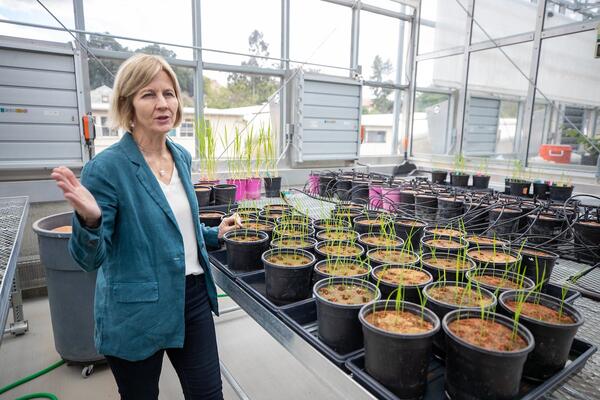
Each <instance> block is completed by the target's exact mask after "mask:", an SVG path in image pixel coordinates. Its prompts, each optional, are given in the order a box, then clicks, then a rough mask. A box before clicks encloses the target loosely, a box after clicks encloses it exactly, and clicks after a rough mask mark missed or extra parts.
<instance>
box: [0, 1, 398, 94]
mask: <svg viewBox="0 0 600 400" xmlns="http://www.w3.org/2000/svg"><path fill="white" fill-rule="evenodd" d="M42 2H43V3H44V4H45V5H46V6H47V7H48V8H49V9H50V11H52V12H53V13H54V14H55V15H56V16H57V17H58V18H59V19H60V20H61V21H62V22H63V23H64V24H65V25H66V26H67V27H69V28H72V27H74V21H73V11H72V7H73V6H72V0H42ZM368 2H370V3H372V4H373V5H377V6H379V7H387V8H390V9H395V10H399V8H400V5H399V4H398V3H396V2H394V1H391V0H368ZM201 4H202V6H201V14H202V33H201V34H202V45H203V47H204V48H211V49H219V50H228V51H237V52H247V51H248V36H249V35H250V33H251V32H252V31H253V30H254V29H258V30H259V31H260V32H262V33H263V34H264V39H265V41H266V42H267V43H268V44H269V52H270V55H271V56H273V57H279V56H280V54H281V49H280V47H281V40H280V32H281V22H280V21H281V2H280V1H279V0H254V1H247V0H203V1H202V2H201ZM84 12H85V24H86V30H88V31H95V32H110V33H112V34H115V35H123V36H129V37H136V38H144V39H148V40H157V41H161V42H168V43H176V44H183V45H191V44H192V7H191V0H170V1H169V2H166V1H156V0H128V1H122V0H84ZM132 16H135V18H132ZM0 18H3V19H9V20H16V21H24V22H33V23H39V24H45V25H52V26H58V24H57V23H56V21H54V20H53V19H52V17H51V16H50V15H49V14H48V13H47V12H46V11H45V10H44V9H43V8H42V7H41V6H40V5H39V4H38V3H37V1H35V0H0ZM350 27H351V11H350V8H348V7H343V6H338V5H335V4H331V3H327V2H323V1H320V0H291V9H290V58H291V59H293V60H298V61H301V62H305V61H309V62H315V63H322V64H329V65H334V66H339V67H346V68H347V67H349V65H350V40H351V35H350ZM399 32H400V21H399V20H396V19H394V18H390V17H385V16H381V15H375V14H372V13H367V12H363V13H362V16H361V26H360V42H359V64H361V65H362V66H363V77H365V78H366V79H368V78H369V76H370V75H371V71H370V67H371V64H372V62H373V58H374V57H375V56H376V55H380V56H381V57H382V58H383V59H384V60H389V61H390V62H391V63H392V64H393V66H394V71H392V72H391V73H390V74H389V75H388V76H386V77H385V78H386V79H388V78H389V79H393V78H394V76H395V69H396V67H397V60H396V58H397V43H398V35H399ZM0 35H8V36H19V37H27V38H33V39H40V40H51V41H60V42H65V41H71V40H72V38H71V37H70V36H69V35H68V34H67V33H64V32H55V31H49V30H45V29H35V28H26V27H20V26H15V25H10V24H4V23H0ZM407 36H408V35H407ZM407 39H408V38H406V40H407ZM119 42H120V43H121V44H123V45H125V46H128V47H129V48H132V49H135V48H139V47H143V46H145V45H146V43H141V42H132V41H125V40H119ZM170 49H171V50H173V51H175V52H176V53H177V56H178V58H181V59H190V60H191V59H192V57H193V53H192V51H191V50H189V49H183V48H177V47H170ZM203 58H204V60H205V61H207V62H217V63H225V64H235V65H239V64H240V63H241V61H243V60H245V59H246V57H241V56H233V55H224V54H218V53H214V52H209V51H205V52H204V53H203ZM270 63H276V61H273V60H271V61H267V62H266V66H269V64H270ZM296 65H297V64H296ZM309 68H320V67H309ZM320 69H321V71H322V72H325V73H332V74H336V75H342V76H347V74H348V72H347V71H345V70H340V69H327V68H320ZM205 74H206V75H207V76H208V77H210V78H212V79H217V80H218V81H220V82H221V83H224V82H223V80H224V79H225V77H226V74H222V73H214V72H211V71H205Z"/></svg>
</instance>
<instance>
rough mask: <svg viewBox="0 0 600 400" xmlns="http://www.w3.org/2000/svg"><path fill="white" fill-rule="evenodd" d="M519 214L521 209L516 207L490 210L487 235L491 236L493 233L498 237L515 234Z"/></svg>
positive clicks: (517, 227)
mask: <svg viewBox="0 0 600 400" xmlns="http://www.w3.org/2000/svg"><path fill="white" fill-rule="evenodd" d="M521 212H522V211H521V209H520V208H517V207H497V208H494V209H492V210H490V213H489V223H490V230H489V234H492V235H493V234H494V233H495V234H496V236H499V235H511V234H514V233H516V232H517V231H518V229H519V217H520V215H521Z"/></svg>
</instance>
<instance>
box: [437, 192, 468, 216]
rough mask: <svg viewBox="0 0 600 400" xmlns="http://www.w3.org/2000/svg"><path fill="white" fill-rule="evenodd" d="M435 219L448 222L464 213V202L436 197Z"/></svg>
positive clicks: (451, 198)
mask: <svg viewBox="0 0 600 400" xmlns="http://www.w3.org/2000/svg"><path fill="white" fill-rule="evenodd" d="M437 203H438V209H437V218H438V219H441V220H448V219H451V218H456V217H458V216H459V215H462V214H463V213H464V202H463V201H462V200H461V199H456V198H454V197H438V199H437Z"/></svg>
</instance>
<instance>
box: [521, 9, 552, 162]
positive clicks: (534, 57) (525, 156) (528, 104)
mask: <svg viewBox="0 0 600 400" xmlns="http://www.w3.org/2000/svg"><path fill="white" fill-rule="evenodd" d="M546 2H547V0H539V2H538V9H537V19H536V23H535V32H534V38H533V48H532V50H531V65H530V67H529V86H528V88H527V99H526V101H525V112H524V113H523V131H522V132H520V133H519V134H520V135H522V136H523V138H525V139H526V142H527V145H526V146H525V152H521V153H520V154H519V159H520V160H521V161H522V162H523V164H524V165H527V163H528V161H529V146H531V136H532V135H531V127H532V124H533V109H534V102H535V91H536V87H537V79H538V71H539V63H540V55H541V51H542V31H543V29H544V16H545V14H546ZM522 142H523V141H522Z"/></svg>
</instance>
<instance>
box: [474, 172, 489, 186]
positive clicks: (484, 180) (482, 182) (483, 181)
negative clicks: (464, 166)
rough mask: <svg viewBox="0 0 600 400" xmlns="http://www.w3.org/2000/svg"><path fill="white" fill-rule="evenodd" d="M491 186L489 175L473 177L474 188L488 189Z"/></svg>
mask: <svg viewBox="0 0 600 400" xmlns="http://www.w3.org/2000/svg"><path fill="white" fill-rule="evenodd" d="M489 185H490V176H489V175H473V188H475V189H487V188H488V186H489Z"/></svg>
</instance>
